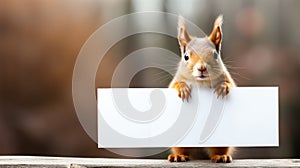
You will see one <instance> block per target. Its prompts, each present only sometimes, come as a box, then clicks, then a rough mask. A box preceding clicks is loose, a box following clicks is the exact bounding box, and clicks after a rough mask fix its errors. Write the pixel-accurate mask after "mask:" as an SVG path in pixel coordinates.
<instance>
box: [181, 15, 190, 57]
mask: <svg viewBox="0 0 300 168" xmlns="http://www.w3.org/2000/svg"><path fill="white" fill-rule="evenodd" d="M190 41H191V36H190V35H189V33H188V31H187V28H186V24H185V20H184V18H183V17H182V16H179V18H178V42H179V45H180V49H181V53H185V50H186V46H187V44H188V43H189V42H190Z"/></svg>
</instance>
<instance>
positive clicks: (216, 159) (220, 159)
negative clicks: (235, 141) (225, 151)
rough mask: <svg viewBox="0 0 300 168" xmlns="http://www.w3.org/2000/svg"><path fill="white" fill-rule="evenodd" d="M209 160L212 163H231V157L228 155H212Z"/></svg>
mask: <svg viewBox="0 0 300 168" xmlns="http://www.w3.org/2000/svg"><path fill="white" fill-rule="evenodd" d="M210 160H211V162H213V163H231V162H232V157H231V156H230V155H213V156H211V157H210Z"/></svg>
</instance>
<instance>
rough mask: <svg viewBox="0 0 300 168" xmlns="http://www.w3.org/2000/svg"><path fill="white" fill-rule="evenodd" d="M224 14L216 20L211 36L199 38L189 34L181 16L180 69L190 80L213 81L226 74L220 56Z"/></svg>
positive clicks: (179, 25) (179, 30)
mask: <svg viewBox="0 0 300 168" xmlns="http://www.w3.org/2000/svg"><path fill="white" fill-rule="evenodd" d="M222 23H223V16H222V15H220V16H219V17H218V18H217V19H216V20H215V22H214V26H213V29H212V32H211V34H210V35H209V36H207V37H203V38H198V37H193V36H191V35H190V34H189V32H188V30H187V27H186V24H185V20H184V18H183V17H181V16H179V21H178V42H179V45H180V50H181V57H182V58H181V62H180V64H179V70H180V72H181V75H182V76H184V77H185V78H187V79H190V80H197V81H212V80H214V79H216V78H218V77H219V76H220V75H222V74H224V70H225V69H224V68H225V67H224V64H223V62H222V59H221V57H220V54H221V42H222V36H223V34H222Z"/></svg>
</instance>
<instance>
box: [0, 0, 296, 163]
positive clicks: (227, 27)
mask: <svg viewBox="0 0 300 168" xmlns="http://www.w3.org/2000/svg"><path fill="white" fill-rule="evenodd" d="M299 9H300V1H297V0H286V1H280V0H265V1H260V0H239V1H238V0H184V1H183V0H151V1H149V0H148V1H146V0H123V1H119V0H76V1H73V0H65V1H59V0H53V1H40V0H26V1H18V0H2V1H1V2H0V154H1V155H50V156H81V157H122V156H118V155H116V154H114V153H111V152H109V151H107V150H104V149H97V144H96V143H95V142H93V141H92V140H91V139H90V138H89V137H88V135H87V134H86V133H85V132H84V130H83V129H82V127H81V125H80V123H79V121H78V119H77V116H76V113H75V110H74V107H73V102H72V72H73V68H74V64H75V60H76V57H77V55H78V53H79V51H80V48H81V47H82V45H83V44H84V43H85V41H86V40H87V39H88V37H89V36H90V35H91V34H92V33H93V32H94V31H95V30H97V29H98V28H99V27H100V26H101V25H103V24H105V23H106V22H108V21H110V20H111V19H113V18H116V17H119V16H122V15H124V14H128V13H132V12H143V11H164V12H170V13H173V14H176V15H178V14H181V15H182V16H184V17H185V18H186V19H188V20H190V21H192V22H194V23H195V24H196V25H198V26H199V27H200V28H202V30H203V31H204V32H205V33H207V34H209V33H210V31H211V28H212V24H213V21H214V19H215V18H216V17H217V16H218V15H219V14H223V15H224V20H225V21H224V26H223V33H224V41H223V45H222V57H223V60H224V62H225V64H227V65H228V67H229V70H230V72H231V73H232V75H233V77H234V79H235V80H236V82H237V84H238V85H240V86H279V87H280V147H274V148H240V149H238V151H237V154H236V158H287V157H289V158H299V157H300V143H299V142H300V132H299V129H298V128H299V121H300V103H299V100H300V89H299V86H300V75H299V74H300V51H299V48H300V33H299V28H300V20H299V16H300V10H299ZM137 24H138V23H137ZM162 24H164V23H162ZM174 29H176V27H174ZM104 40H105V39H104ZM99 45H100V44H99ZM151 46H152V47H161V48H166V49H168V50H170V51H173V52H175V53H178V55H179V46H178V43H177V39H175V38H172V37H169V36H164V35H160V34H155V33H143V34H136V35H133V36H130V37H127V38H126V39H123V40H121V41H119V42H118V43H117V44H116V45H114V46H113V47H112V48H111V49H110V50H109V51H108V52H107V54H106V55H105V59H104V60H103V62H101V64H100V66H99V69H98V73H97V79H96V86H97V87H110V82H111V77H112V73H113V70H114V67H115V66H116V65H117V64H118V62H120V61H121V60H122V59H123V58H124V57H126V55H128V54H130V53H131V52H133V51H135V50H137V49H141V48H144V47H151ZM174 64H176V63H174ZM171 79H172V76H171V75H170V74H167V73H166V72H164V71H161V70H159V69H151V68H149V69H146V70H144V71H142V72H140V73H138V74H137V75H136V76H135V77H134V79H133V80H132V82H131V84H130V87H167V85H168V83H169V82H170V81H171ZM128 150H130V149H128ZM166 156H167V152H165V153H162V154H159V155H156V156H153V158H166Z"/></svg>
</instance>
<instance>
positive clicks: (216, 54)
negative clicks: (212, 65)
mask: <svg viewBox="0 0 300 168" xmlns="http://www.w3.org/2000/svg"><path fill="white" fill-rule="evenodd" d="M218 57H219V54H218V53H217V51H216V50H214V59H218Z"/></svg>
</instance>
